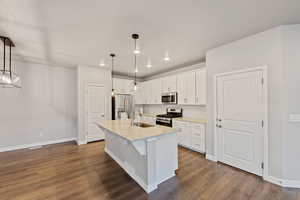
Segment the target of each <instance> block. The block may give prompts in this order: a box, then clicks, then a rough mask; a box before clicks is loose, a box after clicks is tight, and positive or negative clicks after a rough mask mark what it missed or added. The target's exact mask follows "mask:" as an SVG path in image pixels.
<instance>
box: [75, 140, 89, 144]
mask: <svg viewBox="0 0 300 200" xmlns="http://www.w3.org/2000/svg"><path fill="white" fill-rule="evenodd" d="M76 143H77V145H83V144H87V142H86V141H81V140H76Z"/></svg>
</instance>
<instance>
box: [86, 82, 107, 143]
mask: <svg viewBox="0 0 300 200" xmlns="http://www.w3.org/2000/svg"><path fill="white" fill-rule="evenodd" d="M85 99H86V132H87V142H93V141H97V140H102V139H104V133H103V131H102V130H101V129H100V128H99V127H98V126H97V125H96V123H97V122H101V121H103V120H105V88H104V87H103V86H101V85H96V84H89V85H87V87H86V98H85Z"/></svg>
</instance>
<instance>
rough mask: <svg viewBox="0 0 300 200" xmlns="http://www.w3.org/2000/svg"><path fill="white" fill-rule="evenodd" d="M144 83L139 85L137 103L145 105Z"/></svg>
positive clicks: (136, 96) (136, 95)
mask: <svg viewBox="0 0 300 200" xmlns="http://www.w3.org/2000/svg"><path fill="white" fill-rule="evenodd" d="M144 102H145V100H144V83H138V87H137V91H136V93H135V103H136V104H144Z"/></svg>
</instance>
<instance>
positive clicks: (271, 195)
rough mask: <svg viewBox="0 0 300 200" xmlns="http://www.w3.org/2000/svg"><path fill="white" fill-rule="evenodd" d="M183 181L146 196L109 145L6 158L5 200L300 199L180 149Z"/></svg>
mask: <svg viewBox="0 0 300 200" xmlns="http://www.w3.org/2000/svg"><path fill="white" fill-rule="evenodd" d="M176 173H177V176H176V177H174V178H171V179H169V180H168V181H166V182H164V183H162V184H160V185H159V187H158V189H157V190H156V191H154V192H152V193H150V194H146V193H145V192H144V191H143V190H142V189H141V188H140V187H139V185H137V183H135V181H134V180H133V179H131V178H130V177H129V176H128V175H127V174H126V173H125V172H124V171H123V170H122V169H121V168H120V167H119V165H118V164H117V163H115V162H114V161H113V160H112V159H111V158H110V157H109V156H108V155H107V154H106V153H105V152H104V142H95V143H91V144H88V145H82V146H77V145H76V144H75V143H64V144H58V145H50V146H47V147H44V148H42V149H37V150H20V151H12V152H4V153H0V199H1V200H62V199H64V200H112V199H113V200H132V199H134V200H135V199H137V200H173V199H176V200H194V199H195V200H198V199H201V200H202V199H218V200H219V199H230V200H234V199H238V200H240V199H253V200H254V199H255V200H257V199H258V200H268V199H270V200H276V199H282V200H300V190H297V189H290V188H281V187H279V186H276V185H273V184H271V183H268V182H264V181H262V179H261V178H259V177H257V176H255V175H252V174H249V173H246V172H243V171H241V170H238V169H235V168H232V167H229V166H227V165H223V164H220V163H214V162H211V161H208V160H206V159H205V158H204V156H203V155H201V154H199V153H196V152H192V151H189V150H187V149H184V148H179V169H178V170H177V172H176Z"/></svg>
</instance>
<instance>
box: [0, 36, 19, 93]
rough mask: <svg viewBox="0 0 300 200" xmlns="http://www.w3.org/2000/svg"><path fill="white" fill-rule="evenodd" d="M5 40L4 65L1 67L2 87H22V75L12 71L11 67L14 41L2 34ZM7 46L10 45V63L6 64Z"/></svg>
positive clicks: (0, 84) (0, 78)
mask: <svg viewBox="0 0 300 200" xmlns="http://www.w3.org/2000/svg"><path fill="white" fill-rule="evenodd" d="M0 39H1V40H2V42H3V67H2V68H1V69H0V87H4V88H20V87H21V80H20V77H19V76H18V75H17V74H16V73H14V72H13V71H12V68H11V49H12V47H14V46H15V45H14V43H13V42H12V41H11V40H10V39H9V38H8V37H3V36H0ZM6 46H9V63H8V67H7V66H6V65H7V63H6Z"/></svg>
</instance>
